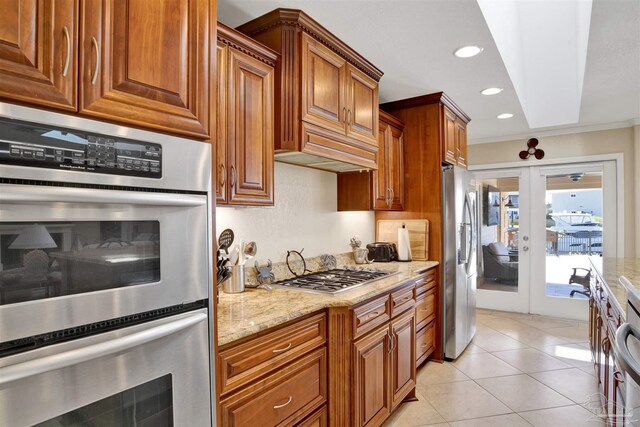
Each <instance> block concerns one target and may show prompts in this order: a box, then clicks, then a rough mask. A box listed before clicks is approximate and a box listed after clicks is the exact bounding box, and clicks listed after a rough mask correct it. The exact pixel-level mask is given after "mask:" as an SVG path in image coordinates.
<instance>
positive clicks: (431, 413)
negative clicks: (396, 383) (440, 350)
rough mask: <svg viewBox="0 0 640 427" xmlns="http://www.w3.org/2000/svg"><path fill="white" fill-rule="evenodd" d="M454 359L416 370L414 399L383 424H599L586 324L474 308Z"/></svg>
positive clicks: (457, 426)
mask: <svg viewBox="0 0 640 427" xmlns="http://www.w3.org/2000/svg"><path fill="white" fill-rule="evenodd" d="M477 328H478V329H477V333H476V336H475V338H474V339H473V341H472V343H471V344H470V345H469V347H468V348H467V349H466V350H465V352H464V353H463V354H462V355H461V356H460V357H459V358H458V359H457V360H455V361H453V362H445V363H442V364H441V363H435V362H429V363H427V364H426V365H424V366H422V367H421V368H420V369H419V370H418V385H417V387H416V392H417V397H418V399H419V400H418V401H417V402H410V403H405V404H404V405H402V407H401V408H400V409H399V410H398V412H397V413H396V414H394V415H393V417H392V418H391V419H389V420H388V421H387V423H386V424H385V427H414V426H416V427H417V426H433V427H440V426H451V427H476V426H477V427H483V426H488V427H519V426H529V427H530V426H535V427H570V426H586V427H600V426H604V422H603V418H602V409H601V407H600V403H599V402H600V398H599V395H598V389H597V384H596V378H595V374H594V370H593V364H592V363H591V352H590V350H589V343H588V339H589V332H588V323H586V322H579V321H572V320H564V319H556V318H552V317H544V316H534V315H526V314H518V313H506V312H498V311H488V310H478V312H477Z"/></svg>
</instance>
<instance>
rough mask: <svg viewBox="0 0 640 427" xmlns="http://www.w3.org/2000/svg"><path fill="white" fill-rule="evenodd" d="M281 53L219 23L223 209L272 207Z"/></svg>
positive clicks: (218, 161) (218, 162)
mask: <svg viewBox="0 0 640 427" xmlns="http://www.w3.org/2000/svg"><path fill="white" fill-rule="evenodd" d="M276 62H277V54H276V53H275V52H273V51H272V50H271V49H268V48H266V47H264V46H262V45H260V44H259V43H257V42H255V41H254V40H251V39H249V38H248V37H246V36H245V35H243V34H240V33H238V32H237V31H235V30H232V29H231V28H228V27H226V26H224V25H222V24H218V50H217V65H218V66H217V68H218V81H217V84H218V95H217V113H216V116H217V124H216V127H217V130H218V137H217V150H216V156H217V159H216V163H215V164H216V166H217V171H216V172H217V177H218V179H217V182H216V200H217V203H218V205H222V204H229V205H273V203H274V197H273V167H274V165H273V162H274V158H273V137H274V130H273V125H274V121H273V120H274V116H273V111H274V110H273V108H274V98H273V93H274V92H273V91H274V79H273V77H274V67H275V65H276Z"/></svg>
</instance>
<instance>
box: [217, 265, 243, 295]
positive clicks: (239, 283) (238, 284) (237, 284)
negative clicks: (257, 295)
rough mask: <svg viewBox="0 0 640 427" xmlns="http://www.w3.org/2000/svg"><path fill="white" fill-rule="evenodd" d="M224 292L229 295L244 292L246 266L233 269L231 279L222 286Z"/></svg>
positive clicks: (237, 266)
mask: <svg viewBox="0 0 640 427" xmlns="http://www.w3.org/2000/svg"><path fill="white" fill-rule="evenodd" d="M222 290H223V291H224V292H225V293H227V294H237V293H240V292H244V265H234V266H232V267H231V277H229V279H228V280H226V281H225V282H224V283H223V284H222Z"/></svg>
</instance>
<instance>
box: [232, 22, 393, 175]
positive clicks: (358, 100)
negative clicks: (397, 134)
mask: <svg viewBox="0 0 640 427" xmlns="http://www.w3.org/2000/svg"><path fill="white" fill-rule="evenodd" d="M237 29H238V30H239V31H241V32H243V33H245V34H247V35H249V36H250V37H252V38H254V39H256V40H258V41H259V42H261V43H263V44H265V45H266V46H269V47H271V48H273V49H274V50H276V51H277V52H278V53H280V55H281V61H280V63H279V64H278V66H277V67H276V111H275V123H276V125H275V131H276V137H275V149H276V155H277V158H278V160H280V161H283V162H288V163H294V164H301V165H305V166H309V167H314V168H317V169H323V170H330V171H337V172H341V171H349V170H361V169H376V168H377V163H378V159H377V153H378V150H377V135H378V81H379V80H380V77H381V76H382V72H381V71H380V70H378V69H377V68H376V67H374V66H373V65H372V64H371V63H369V62H368V61H367V60H366V59H364V58H363V57H362V56H360V55H359V54H358V53H356V52H355V51H354V50H353V49H351V48H350V47H349V46H348V45H346V44H345V43H344V42H342V41H341V40H340V39H338V38H337V37H335V36H334V35H333V34H331V33H330V32H328V31H327V30H326V29H325V28H323V27H322V26H321V25H320V24H318V23H317V22H316V21H314V20H313V19H312V18H310V17H309V16H308V15H306V14H305V13H304V12H302V11H300V10H293V9H276V10H274V11H272V12H270V13H268V14H266V15H263V16H261V17H259V18H256V19H254V20H253V21H250V22H248V23H246V24H244V25H241V26H240V27H238V28H237Z"/></svg>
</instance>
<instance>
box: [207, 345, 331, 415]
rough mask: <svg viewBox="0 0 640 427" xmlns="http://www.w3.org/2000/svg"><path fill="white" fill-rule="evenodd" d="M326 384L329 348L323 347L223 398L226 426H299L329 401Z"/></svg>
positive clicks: (221, 403) (223, 413)
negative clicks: (262, 379) (298, 424)
mask: <svg viewBox="0 0 640 427" xmlns="http://www.w3.org/2000/svg"><path fill="white" fill-rule="evenodd" d="M326 383H327V351H326V349H325V348H320V349H318V350H316V351H314V352H312V353H310V354H308V355H307V356H304V357H302V358H301V359H299V360H297V361H296V362H294V363H292V364H290V365H289V366H287V367H286V368H284V369H282V370H281V371H278V372H276V373H274V374H273V375H271V376H270V377H268V378H267V379H265V380H264V381H260V382H258V383H256V384H254V385H253V386H250V387H247V388H246V389H244V390H242V391H241V392H239V393H236V394H234V395H232V396H231V397H229V398H227V399H225V400H222V401H221V402H220V410H221V412H222V425H224V426H238V427H239V426H249V427H253V426H255V425H261V426H293V425H296V424H297V423H298V422H299V421H301V420H303V419H304V418H305V417H306V416H307V415H309V414H310V413H312V412H313V411H314V410H315V409H316V408H318V406H320V405H323V404H324V403H325V402H326V401H327V387H326ZM258 420H259V422H258ZM256 423H258V424H256Z"/></svg>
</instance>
